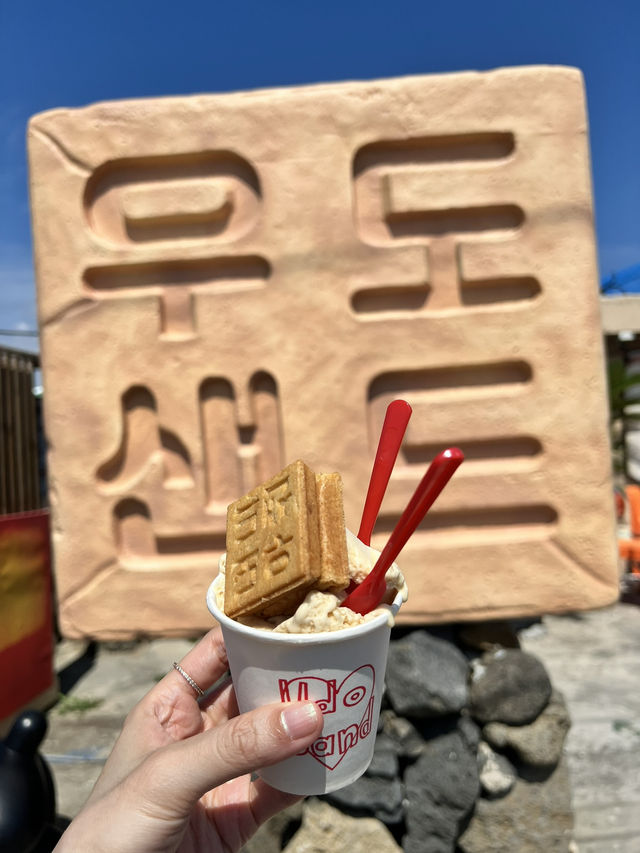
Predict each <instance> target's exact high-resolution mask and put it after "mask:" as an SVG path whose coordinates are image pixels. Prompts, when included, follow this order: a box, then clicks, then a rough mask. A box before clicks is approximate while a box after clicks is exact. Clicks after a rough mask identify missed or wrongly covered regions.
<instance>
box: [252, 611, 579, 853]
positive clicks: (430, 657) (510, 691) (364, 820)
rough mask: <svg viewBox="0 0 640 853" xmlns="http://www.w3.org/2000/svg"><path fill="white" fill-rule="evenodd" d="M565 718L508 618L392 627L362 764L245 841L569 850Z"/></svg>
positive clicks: (275, 852)
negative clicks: (344, 780)
mask: <svg viewBox="0 0 640 853" xmlns="http://www.w3.org/2000/svg"><path fill="white" fill-rule="evenodd" d="M569 726H570V721H569V715H568V713H567V709H566V706H565V703H564V701H563V698H562V696H561V695H560V694H559V693H558V692H557V691H554V690H553V688H552V685H551V682H550V680H549V677H548V675H547V672H546V670H545V668H544V666H543V665H542V663H541V662H540V661H539V660H538V659H537V658H535V657H533V656H532V655H530V654H527V653H525V652H523V651H521V650H520V648H519V643H518V640H517V634H516V633H515V632H514V631H511V630H509V626H508V625H506V623H501V624H500V625H497V624H495V623H494V624H492V625H487V626H478V625H474V626H468V627H467V628H463V629H460V630H455V629H454V628H451V629H446V630H439V629H432V630H428V629H422V628H421V629H417V630H408V631H407V630H402V629H394V634H393V639H392V642H391V646H390V650H389V662H388V666H387V682H386V693H385V697H384V699H383V710H382V712H381V715H380V724H379V728H378V734H377V738H376V745H375V753H374V757H373V761H372V762H371V765H370V767H369V769H368V770H367V772H366V774H365V775H364V776H362V777H361V778H360V779H358V780H357V781H356V782H354V783H353V784H352V785H350V786H348V787H347V788H343V789H342V790H340V791H335V792H333V793H331V794H327V795H325V796H324V797H322V798H321V799H316V798H312V799H309V800H307V801H306V802H305V803H304V804H303V805H302V806H298V807H296V808H295V809H294V810H293V811H292V812H290V813H288V814H287V813H285V814H284V815H280V816H279V817H278V818H277V819H276V821H275V822H272V823H270V824H267V826H265V827H263V829H262V830H261V831H260V833H259V835H258V836H256V837H255V838H254V839H252V841H251V842H250V843H249V844H248V845H247V846H246V847H245V851H247V853H258V851H260V853H279V851H281V850H284V851H286V853H302V851H306V850H309V851H310V850H313V851H314V852H315V853H324V851H327V853H329V851H335V850H338V849H349V850H352V851H353V853H359V851H362V853H365V851H366V853H370V851H371V850H372V849H376V850H385V851H387V850H389V851H392V850H396V851H400V850H402V851H404V853H513V851H518V853H529V851H531V853H534V851H536V853H537V852H538V851H541V850H544V851H545V853H556V851H557V853H567V851H569V850H570V849H571V830H572V825H573V819H572V813H571V801H570V787H569V778H568V773H567V769H566V766H565V763H564V761H563V760H562V752H563V743H564V739H565V737H566V734H567V731H568V730H569ZM337 826H339V827H340V832H339V836H340V839H341V840H340V841H339V843H338V842H337V841H336V838H335V837H334V836H335V833H336V831H337V830H336V829H335V827H337ZM357 827H360V828H361V829H360V830H358V828H357ZM347 837H348V838H349V844H348V846H345V838H347ZM336 843H337V844H338V846H336Z"/></svg>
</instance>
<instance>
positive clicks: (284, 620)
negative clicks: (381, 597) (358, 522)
mask: <svg viewBox="0 0 640 853" xmlns="http://www.w3.org/2000/svg"><path fill="white" fill-rule="evenodd" d="M346 537H347V553H348V559H349V578H350V580H351V581H353V582H355V583H356V584H359V583H361V582H362V581H363V580H364V578H365V577H366V576H367V575H368V574H369V572H370V571H371V569H372V568H373V567H374V565H375V564H376V561H377V559H378V556H379V554H380V552H379V551H376V550H375V548H370V547H369V546H367V545H365V544H364V543H362V542H361V541H360V540H359V539H358V538H357V537H356V536H355V535H354V534H353V533H352V532H351V531H350V530H346ZM225 568H226V554H223V555H222V556H221V557H220V562H219V577H218V582H217V584H216V587H215V592H216V603H217V606H218V608H219V609H220V610H221V611H222V612H224V591H225V585H224V581H225ZM385 580H386V583H387V596H385V599H388V602H387V601H386V600H385V601H384V602H383V603H382V604H381V605H380V607H378V608H376V609H375V610H373V611H371V612H370V613H367V614H366V615H365V616H362V615H360V614H359V613H354V611H353V610H350V609H349V608H348V607H341V606H340V603H341V601H343V600H344V599H345V598H346V595H347V592H346V590H341V591H331V590H327V591H322V590H311V591H310V592H308V593H307V595H306V597H305V599H304V601H303V602H302V603H301V604H300V605H299V606H298V607H297V609H296V610H295V612H294V613H293V615H291V616H288V617H285V616H271V617H269V618H262V617H259V616H239V617H237V618H236V621H237V622H239V623H241V624H242V625H247V626H248V627H251V628H258V629H262V630H265V631H274V632H276V633H282V634H315V633H322V632H324V631H339V630H341V629H343V628H351V627H353V626H355V625H361V624H362V623H363V622H368V621H370V620H372V619H375V618H376V617H377V616H379V615H380V614H381V613H384V612H386V613H387V614H388V617H389V624H393V615H392V611H391V607H390V606H389V604H390V602H391V600H393V598H394V597H395V595H396V594H397V593H398V592H400V593H401V597H402V600H403V601H406V600H407V595H408V590H407V584H406V582H405V579H404V576H403V574H402V572H401V571H400V569H399V567H398V565H397V564H396V563H394V564H393V565H392V566H391V567H390V568H389V569H388V570H387V572H386V574H385Z"/></svg>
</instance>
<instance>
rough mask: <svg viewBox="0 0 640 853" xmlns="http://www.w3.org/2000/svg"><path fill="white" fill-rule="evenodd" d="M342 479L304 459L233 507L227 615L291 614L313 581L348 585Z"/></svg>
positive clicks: (229, 527) (229, 529) (229, 531)
mask: <svg viewBox="0 0 640 853" xmlns="http://www.w3.org/2000/svg"><path fill="white" fill-rule="evenodd" d="M336 478H337V480H336ZM338 480H339V477H338V475H330V479H329V480H328V481H327V478H326V477H324V475H321V476H319V477H316V475H315V474H314V473H313V471H311V469H310V468H308V467H307V466H306V465H305V464H304V462H302V461H300V460H299V461H297V462H293V463H292V464H291V465H288V466H287V467H286V468H285V469H284V470H283V471H281V472H280V473H279V474H278V475H276V476H275V477H273V478H272V479H271V480H269V481H267V482H266V483H263V484H262V485H261V486H258V487H257V488H256V489H254V490H253V491H252V492H250V493H249V494H248V495H245V496H244V497H243V498H240V500H238V501H236V502H235V503H233V504H231V505H230V506H229V509H228V513H227V565H226V583H225V605H224V607H225V612H226V613H227V615H228V616H231V617H232V618H236V617H238V616H244V615H249V614H256V615H261V616H270V615H282V614H286V613H287V612H288V611H291V612H292V611H293V610H295V608H296V607H297V606H298V604H300V602H301V601H302V600H303V599H304V597H305V595H306V593H307V591H308V590H309V589H311V588H312V587H317V588H327V587H329V586H333V587H337V588H341V587H344V586H346V585H347V583H348V578H347V571H348V565H347V556H346V541H345V532H344V514H343V511H342V491H341V484H340V483H339V482H338Z"/></svg>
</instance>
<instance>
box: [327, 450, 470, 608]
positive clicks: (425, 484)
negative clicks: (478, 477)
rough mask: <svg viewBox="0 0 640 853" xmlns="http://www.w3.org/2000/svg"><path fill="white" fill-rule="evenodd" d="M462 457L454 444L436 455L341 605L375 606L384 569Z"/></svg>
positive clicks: (383, 587)
mask: <svg viewBox="0 0 640 853" xmlns="http://www.w3.org/2000/svg"><path fill="white" fill-rule="evenodd" d="M463 459H464V456H463V454H462V451H461V450H459V449H458V448H457V447H450V448H448V449H447V450H443V451H442V452H441V453H439V454H438V455H437V456H436V458H435V459H434V460H433V462H432V463H431V465H430V466H429V468H428V470H427V473H426V474H425V475H424V477H423V478H422V480H421V481H420V483H419V485H418V488H417V489H416V490H415V492H414V494H413V497H412V498H411V500H410V501H409V503H408V504H407V506H406V508H405V510H404V512H403V513H402V515H401V516H400V520H399V521H398V523H397V524H396V526H395V528H394V529H393V532H392V534H391V536H390V537H389V541H388V542H387V544H386V545H385V546H384V548H383V550H382V553H381V554H380V556H379V557H378V560H377V562H376V564H375V566H374V567H373V569H372V570H371V571H370V572H369V574H368V575H367V577H366V578H365V579H364V580H363V581H362V583H361V584H359V585H358V586H357V587H356V588H355V589H354V590H353V592H351V593H349V595H348V596H347V597H346V598H345V600H344V601H343V602H342V606H343V607H350V608H351V610H354V611H355V612H356V613H361V614H363V615H364V614H366V613H369V612H370V611H371V610H373V609H374V608H376V607H377V606H378V604H379V603H380V602H381V601H382V598H383V596H384V593H385V589H386V586H385V582H384V576H385V573H386V571H387V569H388V568H389V566H390V565H391V564H392V563H393V561H394V560H395V558H396V557H397V556H398V554H399V553H400V551H401V550H402V548H403V547H404V545H405V544H406V542H407V540H408V539H409V537H410V536H411V534H412V533H413V532H414V530H415V529H416V527H417V526H418V525H419V524H420V522H421V521H422V519H423V518H424V516H425V514H426V512H427V510H428V509H429V507H430V506H431V505H432V504H433V502H434V501H435V499H436V498H437V497H438V495H439V494H440V492H441V491H442V490H443V489H444V487H445V486H446V484H447V483H448V482H449V480H450V479H451V477H452V476H453V474H454V472H455V470H456V469H457V468H458V466H459V465H460V463H461V462H462V461H463Z"/></svg>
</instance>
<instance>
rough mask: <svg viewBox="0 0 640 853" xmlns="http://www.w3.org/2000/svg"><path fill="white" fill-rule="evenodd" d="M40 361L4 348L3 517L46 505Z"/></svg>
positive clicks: (0, 411) (0, 401) (0, 412)
mask: <svg viewBox="0 0 640 853" xmlns="http://www.w3.org/2000/svg"><path fill="white" fill-rule="evenodd" d="M39 364H40V359H39V357H38V356H37V355H34V354H32V353H26V352H20V351H18V350H13V349H7V348H6V347H0V515H7V514H9V513H14V512H27V511H29V510H35V509H40V507H42V505H43V489H42V487H41V465H40V444H39V402H38V400H37V399H36V397H35V396H34V394H33V380H34V373H35V371H36V369H37V368H38V367H39Z"/></svg>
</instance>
